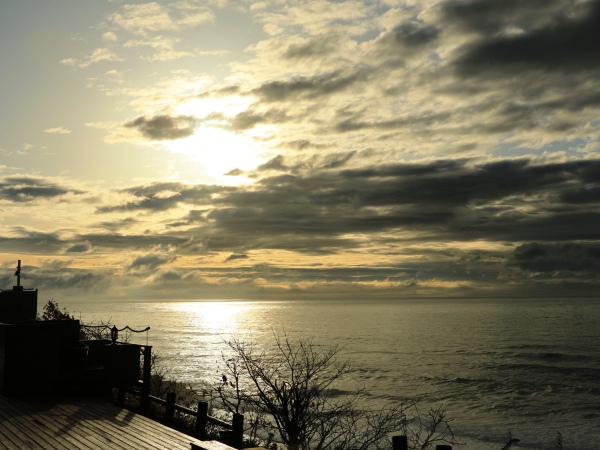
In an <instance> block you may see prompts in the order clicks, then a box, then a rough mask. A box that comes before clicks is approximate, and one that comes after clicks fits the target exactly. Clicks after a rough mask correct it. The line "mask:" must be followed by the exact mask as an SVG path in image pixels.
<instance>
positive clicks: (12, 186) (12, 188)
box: [0, 176, 83, 203]
mask: <svg viewBox="0 0 600 450" xmlns="http://www.w3.org/2000/svg"><path fill="white" fill-rule="evenodd" d="M66 194H83V192H82V191H80V190H78V189H74V188H69V187H64V186H61V185H60V184H58V183H55V182H52V181H49V180H46V179H44V178H35V177H28V176H9V177H5V178H3V179H0V199H2V200H8V201H10V202H17V203H24V202H31V201H33V200H37V199H50V198H55V197H60V196H63V195H66Z"/></svg>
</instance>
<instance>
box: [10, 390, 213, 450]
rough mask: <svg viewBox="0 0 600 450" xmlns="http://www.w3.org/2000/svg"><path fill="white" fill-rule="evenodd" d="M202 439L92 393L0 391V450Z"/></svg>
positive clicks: (143, 445)
mask: <svg viewBox="0 0 600 450" xmlns="http://www.w3.org/2000/svg"><path fill="white" fill-rule="evenodd" d="M190 443H194V444H197V445H198V444H202V441H200V440H198V439H195V438H193V437H191V436H188V435H186V434H184V433H180V432H178V431H176V430H173V429H171V428H168V427H166V426H164V425H162V424H160V423H158V422H155V421H153V420H151V419H148V418H146V417H144V416H141V415H139V414H136V413H134V412H132V411H128V410H126V409H123V408H120V407H117V406H115V405H113V404H111V403H109V402H108V401H106V400H104V399H102V398H98V397H89V398H88V397H51V396H40V397H31V396H26V397H4V396H1V395H0V450H4V449H7V450H15V449H23V448H31V449H54V450H75V449H90V450H92V449H98V448H110V449H132V448H135V449H148V450H162V449H169V450H189V449H190Z"/></svg>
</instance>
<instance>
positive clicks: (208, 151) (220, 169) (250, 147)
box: [167, 127, 263, 184]
mask: <svg viewBox="0 0 600 450" xmlns="http://www.w3.org/2000/svg"><path fill="white" fill-rule="evenodd" d="M167 148H168V149H169V151H171V152H174V153H181V154H184V155H187V156H189V157H191V158H192V159H193V160H194V161H196V162H199V163H200V164H201V165H202V166H203V167H204V170H205V173H206V174H207V175H208V176H209V177H211V178H212V179H214V180H215V181H220V182H227V183H228V184H229V183H231V182H232V181H233V180H232V178H234V177H231V176H225V174H226V173H228V172H230V171H231V170H233V169H241V170H250V169H254V168H255V167H256V166H257V165H258V164H260V163H261V162H263V159H262V158H260V157H259V154H260V153H262V152H263V151H262V149H260V148H259V146H258V145H257V144H256V143H255V142H254V141H253V140H252V139H251V138H249V137H246V136H243V135H239V134H235V133H231V132H229V131H226V130H223V129H219V128H213V127H200V128H198V129H197V130H196V132H195V133H194V135H193V136H190V137H189V138H187V139H180V140H176V141H172V142H169V143H168V144H167Z"/></svg>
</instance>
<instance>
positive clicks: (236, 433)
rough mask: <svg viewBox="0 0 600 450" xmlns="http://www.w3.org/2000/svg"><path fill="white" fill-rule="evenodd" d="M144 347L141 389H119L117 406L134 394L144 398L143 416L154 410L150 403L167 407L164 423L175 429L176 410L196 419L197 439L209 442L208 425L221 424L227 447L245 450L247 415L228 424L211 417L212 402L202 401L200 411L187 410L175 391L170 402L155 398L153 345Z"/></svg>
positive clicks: (139, 384)
mask: <svg viewBox="0 0 600 450" xmlns="http://www.w3.org/2000/svg"><path fill="white" fill-rule="evenodd" d="M130 345H137V344H130ZM138 347H139V348H140V352H141V355H142V356H143V366H142V379H141V380H140V381H139V382H138V383H137V387H138V388H139V389H132V388H131V387H125V386H122V387H119V390H118V394H117V404H118V405H120V406H123V405H124V404H125V394H126V393H128V394H132V395H135V396H139V398H140V410H141V412H142V414H146V413H148V411H149V408H150V402H153V403H157V404H159V405H162V406H164V408H165V414H164V418H163V422H164V423H165V425H167V426H173V424H174V421H175V411H178V412H180V413H183V414H187V415H189V416H192V417H194V418H195V426H194V436H195V437H197V438H198V439H205V438H206V437H207V436H206V426H207V424H208V423H212V424H213V425H217V426H218V427H220V428H223V429H225V430H226V431H225V432H222V433H221V437H222V439H223V440H226V441H227V442H226V443H227V444H229V445H231V446H232V447H235V448H242V438H243V433H244V416H243V415H242V414H234V415H233V420H232V423H228V422H225V421H223V420H220V419H217V418H216V417H212V416H209V415H208V403H207V402H198V406H197V409H196V410H193V409H190V408H186V407H184V406H181V405H178V404H177V403H176V402H177V399H176V395H175V393H174V392H169V393H168V394H167V398H166V400H164V399H162V398H158V397H155V396H153V395H151V394H150V382H151V376H152V346H151V345H138Z"/></svg>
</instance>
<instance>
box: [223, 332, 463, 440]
mask: <svg viewBox="0 0 600 450" xmlns="http://www.w3.org/2000/svg"><path fill="white" fill-rule="evenodd" d="M274 338H275V345H274V347H273V348H272V349H270V350H265V349H261V348H260V347H259V346H257V345H256V344H254V343H253V342H247V341H243V340H242V339H240V338H235V339H233V340H232V341H229V342H227V344H228V345H229V347H230V349H231V350H232V353H233V355H232V356H231V357H227V356H225V355H224V357H223V359H224V363H225V367H224V372H223V374H222V375H221V379H220V380H219V381H218V382H217V383H216V385H215V387H214V388H215V389H214V392H215V393H216V397H217V399H218V400H220V403H221V406H222V407H223V408H225V409H226V410H228V411H230V412H236V413H243V414H245V416H246V423H248V424H250V431H251V433H252V436H258V435H259V434H261V433H262V435H263V439H265V436H266V435H269V438H267V439H265V440H267V441H268V442H272V439H273V437H274V436H277V437H278V440H280V442H282V443H283V444H284V445H285V447H286V448H287V449H288V450H324V449H332V450H379V449H383V448H390V435H391V433H395V434H405V435H407V436H409V439H410V440H411V441H412V442H411V448H414V449H427V448H430V447H431V446H432V445H433V443H435V442H438V443H439V442H446V443H456V442H455V441H454V436H453V435H452V433H451V431H450V427H449V423H448V422H449V421H448V420H447V419H446V417H445V416H444V414H443V411H442V410H441V409H437V410H431V411H430V413H429V414H428V415H427V416H426V418H427V419H432V420H428V421H425V420H424V419H421V417H420V416H418V417H417V419H418V420H415V413H416V414H417V415H418V409H417V408H416V402H414V401H409V400H407V401H403V402H399V403H396V404H393V405H388V406H386V407H384V408H382V409H381V410H377V411H373V410H370V409H368V408H366V407H365V405H364V401H363V400H364V399H363V396H362V395H361V391H360V390H359V391H357V392H353V393H350V394H346V395H341V396H340V395H334V394H335V393H336V392H337V391H334V385H335V384H336V383H337V382H338V381H340V380H341V379H342V378H343V377H345V376H346V375H348V374H351V373H352V372H353V370H352V368H351V367H350V365H349V363H348V362H347V361H340V360H339V359H338V354H339V352H340V349H339V347H337V346H336V347H329V348H326V347H322V346H319V345H317V344H316V343H315V342H314V340H313V339H298V340H295V341H292V340H291V339H290V337H289V336H288V335H285V334H284V335H283V336H279V335H275V336H274ZM248 419H250V420H248Z"/></svg>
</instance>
